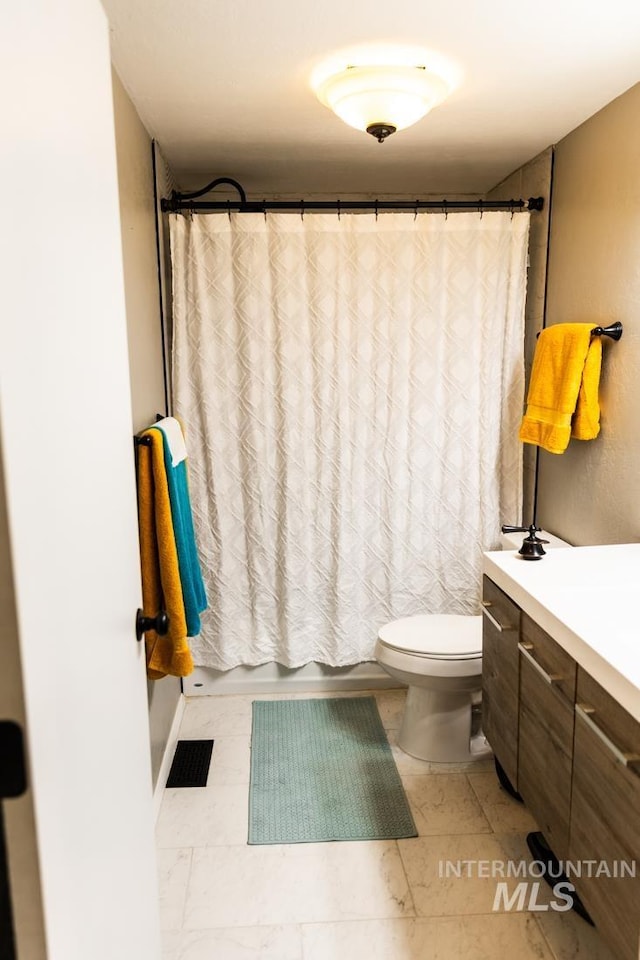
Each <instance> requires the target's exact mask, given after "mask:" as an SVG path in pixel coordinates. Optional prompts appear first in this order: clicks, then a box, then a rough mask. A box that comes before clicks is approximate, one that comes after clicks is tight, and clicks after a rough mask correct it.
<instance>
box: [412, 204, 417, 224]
mask: <svg viewBox="0 0 640 960" xmlns="http://www.w3.org/2000/svg"><path fill="white" fill-rule="evenodd" d="M417 219H418V201H417V200H416V205H415V207H414V208H413V222H414V223H415V222H416V220H417Z"/></svg>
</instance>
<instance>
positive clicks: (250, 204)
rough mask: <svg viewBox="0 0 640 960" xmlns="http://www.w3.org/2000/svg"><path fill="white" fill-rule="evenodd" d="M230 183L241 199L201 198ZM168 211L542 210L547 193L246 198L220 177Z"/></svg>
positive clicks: (166, 203)
mask: <svg viewBox="0 0 640 960" xmlns="http://www.w3.org/2000/svg"><path fill="white" fill-rule="evenodd" d="M223 183H225V184H228V185H229V186H231V187H233V188H234V190H236V191H237V192H238V196H239V198H240V199H239V200H198V199H197V198H198V197H202V196H204V195H205V194H206V193H209V192H210V191H211V190H213V189H214V188H215V187H217V186H220V184H223ZM160 206H161V209H162V210H163V211H164V212H165V213H180V212H181V211H183V210H186V211H194V212H195V211H198V210H212V211H213V210H217V211H219V212H225V211H226V212H227V213H231V211H232V210H233V211H236V212H238V213H266V212H267V210H295V211H297V212H298V213H304V212H305V210H333V211H335V212H336V213H339V212H340V211H341V210H372V211H374V212H375V213H377V212H378V211H379V210H412V211H414V212H416V213H417V211H418V210H442V211H444V212H447V211H448V210H476V211H478V212H481V211H483V210H512V211H516V210H542V208H543V206H544V197H529V199H528V200H247V195H246V193H245V191H244V188H243V187H242V186H241V185H240V184H239V183H238V181H237V180H233V179H232V178H231V177H217V178H216V179H215V180H212V181H211V183H208V184H207V185H206V187H202V189H201V190H193V191H191V192H190V193H178V192H177V190H174V191H173V192H172V194H171V196H170V197H169V198H168V199H167V198H165V199H163V200H162V201H161V203H160Z"/></svg>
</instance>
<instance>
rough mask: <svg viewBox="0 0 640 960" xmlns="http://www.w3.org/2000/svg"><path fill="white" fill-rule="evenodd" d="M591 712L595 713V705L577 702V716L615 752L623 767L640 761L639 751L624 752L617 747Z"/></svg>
mask: <svg viewBox="0 0 640 960" xmlns="http://www.w3.org/2000/svg"><path fill="white" fill-rule="evenodd" d="M590 713H595V709H594V708H593V707H589V706H587V704H586V703H576V716H578V717H580V719H581V720H582V721H583V723H586V725H587V726H588V727H589V729H590V730H591V731H592V733H595V735H596V737H598V739H599V740H600V741H601V742H602V743H603V744H604V745H605V747H606V748H607V750H608V751H609V752H610V753H612V754H613V756H614V757H615V758H616V760H617V761H618V763H621V764H622V765H623V767H628V766H629V765H630V764H632V763H638V762H639V761H640V755H638V754H637V753H624V752H623V751H622V750H621V749H620V747H617V746H616V745H615V743H614V742H613V740H610V739H609V737H608V736H607V735H606V733H605V732H604V730H601V728H600V727H599V726H598V724H597V723H595V722H594V721H593V720H592V719H591V717H590V716H589V714H590Z"/></svg>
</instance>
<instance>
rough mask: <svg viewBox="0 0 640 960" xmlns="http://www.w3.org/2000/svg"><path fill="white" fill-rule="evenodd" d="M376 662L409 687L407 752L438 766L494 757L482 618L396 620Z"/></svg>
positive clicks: (512, 544)
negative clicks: (483, 704)
mask: <svg viewBox="0 0 640 960" xmlns="http://www.w3.org/2000/svg"><path fill="white" fill-rule="evenodd" d="M525 535H526V534H522V533H520V534H509V535H506V536H505V535H504V534H503V536H502V538H501V542H502V549H505V550H518V549H519V548H520V545H521V543H522V539H523V537H524V536H525ZM539 536H540V537H542V538H543V539H545V540H549V541H550V543H549V546H550V547H568V546H569V544H568V543H565V542H564V541H562V540H559V539H558V538H557V537H553V536H550V535H549V534H546V533H544V532H541V533H540V534H539ZM547 549H548V547H547ZM523 562H525V563H526V561H523ZM375 658H376V660H377V661H378V663H379V664H380V666H381V667H382V668H383V670H385V671H386V672H387V673H388V674H389V675H390V676H392V677H394V678H395V679H396V680H399V681H400V682H401V683H406V684H407V685H408V687H409V690H408V692H407V702H406V706H405V710H404V716H403V718H402V726H401V728H400V734H399V737H398V744H399V746H400V747H401V748H402V750H404V751H405V753H409V754H411V756H413V757H418V758H419V759H420V760H433V761H436V762H440V763H458V762H461V761H469V760H477V759H479V758H481V757H486V756H489V755H490V753H491V751H490V749H489V747H488V745H487V743H486V740H485V738H484V736H483V734H482V731H481V729H480V697H481V689H482V617H481V616H460V615H448V614H424V615H419V616H415V617H404V618H403V619H401V620H394V621H393V622H392V623H387V624H385V626H384V627H381V629H380V632H379V633H378V642H377V644H376V649H375Z"/></svg>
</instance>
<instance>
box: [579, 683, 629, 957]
mask: <svg viewBox="0 0 640 960" xmlns="http://www.w3.org/2000/svg"><path fill="white" fill-rule="evenodd" d="M587 697H588V701H587ZM578 698H579V701H578V703H577V704H576V721H575V740H574V761H573V783H572V806H571V828H570V839H569V856H570V859H571V860H572V861H573V860H576V861H580V862H587V861H595V862H596V863H597V864H601V863H602V864H605V865H606V868H608V869H609V871H610V872H611V873H614V872H615V870H616V865H618V870H617V872H618V873H620V872H621V870H620V868H619V865H620V864H630V865H631V869H635V872H636V874H637V876H636V877H635V878H634V877H629V876H628V875H627V876H624V877H620V876H617V877H616V876H607V875H606V872H607V870H606V869H605V870H604V871H601V874H600V875H599V876H592V877H589V876H583V877H581V878H576V880H575V885H576V889H577V890H578V893H579V894H580V896H581V897H582V899H583V900H584V903H585V905H586V907H587V909H588V910H589V912H590V913H591V916H592V918H593V920H594V921H595V924H596V926H597V927H598V929H599V931H600V932H601V934H602V936H603V937H604V938H605V939H606V940H607V941H608V942H609V943H610V944H611V946H612V947H613V948H614V953H615V956H616V957H619V958H620V960H637V957H638V940H639V932H640V862H638V861H639V860H640V763H637V762H634V761H633V760H630V759H629V757H632V756H640V725H639V724H638V723H637V722H636V721H635V720H634V719H633V718H632V717H630V716H629V714H627V713H626V711H624V710H623V708H622V707H620V705H619V704H617V703H616V702H615V701H614V700H613V699H612V698H611V697H610V696H609V694H607V693H606V692H605V691H604V690H602V688H601V687H599V685H598V684H597V683H595V681H594V680H592V679H591V677H589V676H587V675H586V674H584V673H583V671H581V670H579V672H578ZM580 698H582V700H580ZM585 707H587V711H585Z"/></svg>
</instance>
